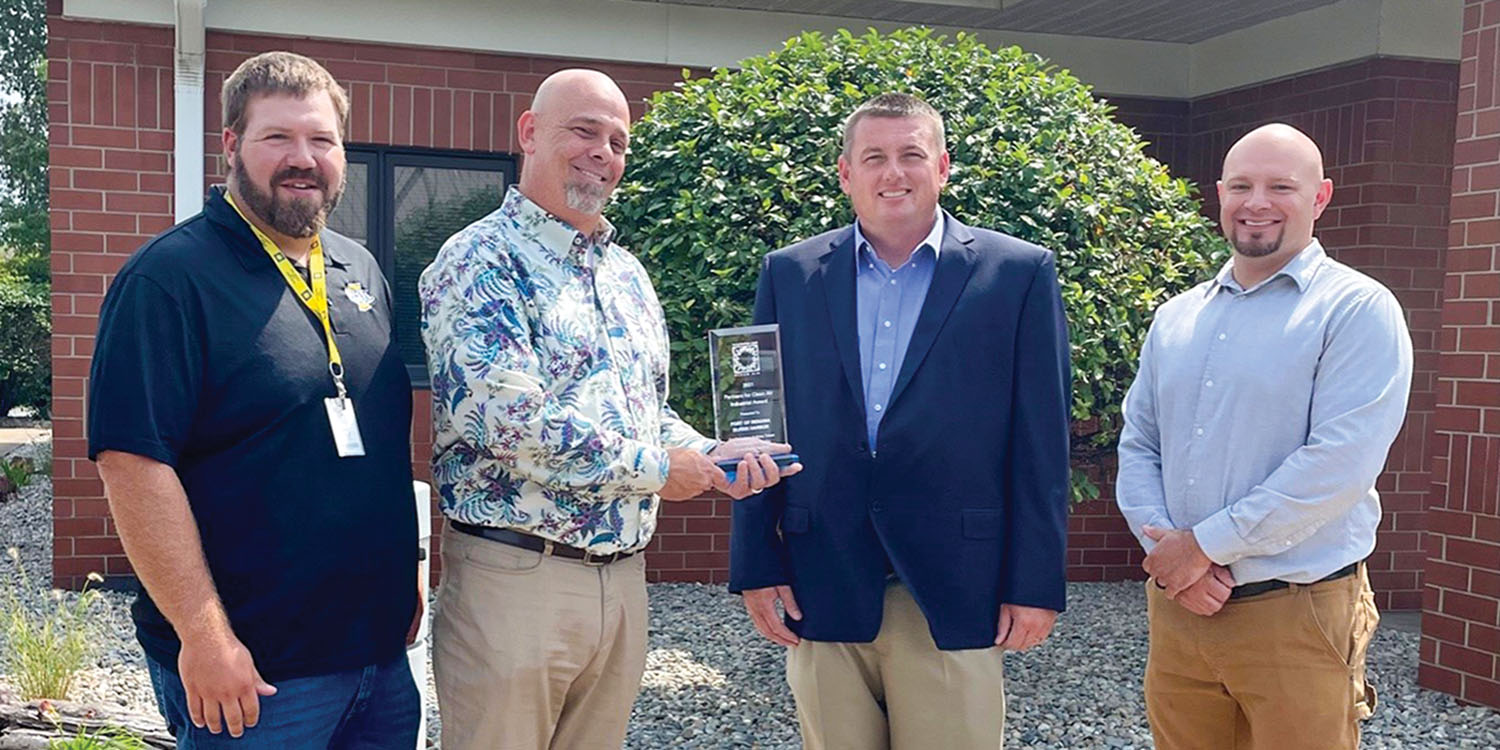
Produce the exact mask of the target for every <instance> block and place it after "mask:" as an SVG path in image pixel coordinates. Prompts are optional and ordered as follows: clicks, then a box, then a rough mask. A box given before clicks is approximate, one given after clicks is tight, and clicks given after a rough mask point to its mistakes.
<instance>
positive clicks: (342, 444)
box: [224, 191, 365, 458]
mask: <svg viewBox="0 0 1500 750" xmlns="http://www.w3.org/2000/svg"><path fill="white" fill-rule="evenodd" d="M224 200H226V201H228V202H229V205H231V206H234V210H235V212H237V213H238V214H239V215H240V218H241V219H244V220H245V223H246V224H249V225H250V231H252V232H255V236H256V238H257V239H259V240H260V245H261V248H262V249H264V250H265V251H266V254H267V255H269V256H271V262H272V263H275V264H276V270H278V271H280V272H281V277H282V278H283V279H286V283H287V286H289V287H291V288H292V293H293V294H295V295H296V296H297V299H299V300H301V301H302V304H303V305H304V306H306V307H307V309H308V310H310V311H312V314H313V316H314V317H316V318H317V319H318V322H319V323H322V324H323V336H324V338H326V339H327V341H328V372H329V374H330V375H332V376H333V386H334V388H335V389H336V390H337V391H338V395H337V396H334V397H332V398H325V399H323V408H324V410H325V411H327V412H328V428H329V430H331V431H332V433H333V447H334V450H335V451H337V452H338V456H339V458H349V457H351V456H363V455H365V441H364V440H363V439H362V438H361V437H360V435H359V421H358V419H357V418H356V417H355V413H354V402H353V401H352V400H350V398H349V391H348V390H347V389H345V388H344V360H343V358H342V357H341V356H339V345H338V342H337V341H336V340H334V336H333V322H332V320H331V319H330V317H329V313H328V310H329V306H328V277H327V275H326V273H325V266H324V263H323V245H322V243H321V242H320V241H319V240H318V239H317V238H316V237H315V238H313V244H312V251H311V252H310V253H308V256H307V265H308V270H309V274H308V275H309V276H310V277H311V278H312V286H311V287H309V286H308V284H307V282H306V281H303V280H302V275H301V274H299V273H297V269H295V268H293V267H292V262H291V261H289V260H287V257H286V255H285V254H284V253H282V252H281V248H279V247H277V246H276V243H275V242H274V241H272V240H271V238H270V237H267V236H266V235H265V233H264V232H262V231H260V228H259V227H257V226H255V224H254V223H253V222H251V221H250V219H249V218H247V217H246V216H245V212H244V211H241V210H240V207H239V206H238V205H237V204H235V202H234V198H233V197H232V196H231V195H230V194H229V192H228V191H225V192H224Z"/></svg>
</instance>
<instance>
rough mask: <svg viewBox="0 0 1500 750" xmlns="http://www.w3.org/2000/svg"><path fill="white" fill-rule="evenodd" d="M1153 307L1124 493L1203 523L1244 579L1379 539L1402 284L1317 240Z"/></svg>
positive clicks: (1407, 385) (1396, 389) (1125, 448)
mask: <svg viewBox="0 0 1500 750" xmlns="http://www.w3.org/2000/svg"><path fill="white" fill-rule="evenodd" d="M1232 268H1233V261H1230V262H1229V263H1228V264H1225V266H1224V268H1223V269H1222V270H1220V272H1219V274H1218V276H1217V277H1215V278H1214V279H1212V280H1210V281H1206V282H1204V283H1202V284H1199V285H1198V286H1196V287H1194V288H1193V289H1192V290H1190V291H1188V292H1186V293H1184V294H1181V295H1179V296H1177V297H1174V298H1173V299H1171V300H1170V301H1168V302H1167V303H1166V304H1164V305H1162V307H1161V309H1160V310H1158V311H1157V313H1156V318H1155V320H1154V321H1153V322H1152V324H1151V329H1150V331H1149V333H1148V334H1147V336H1146V343H1145V345H1144V346H1143V347H1142V350H1141V363H1140V372H1139V373H1138V374H1137V376H1136V380H1135V383H1134V384H1133V385H1131V387H1130V391H1129V393H1128V394H1126V396H1125V406H1124V411H1125V425H1124V429H1123V430H1122V432H1121V434H1120V468H1119V476H1118V477H1117V480H1116V487H1115V494H1116V497H1117V501H1118V503H1119V505H1120V510H1121V511H1122V512H1123V513H1124V515H1125V519H1126V521H1127V522H1129V524H1130V529H1131V531H1133V532H1134V533H1135V535H1136V537H1137V538H1138V539H1140V541H1141V544H1142V545H1144V546H1145V547H1146V549H1148V550H1149V549H1150V548H1151V547H1152V543H1151V542H1150V540H1148V539H1146V538H1145V537H1144V535H1143V534H1142V533H1141V527H1142V526H1144V525H1146V524H1152V525H1155V526H1162V527H1168V528H1177V529H1192V530H1193V535H1194V536H1195V537H1196V538H1197V540H1198V544H1199V546H1201V547H1202V548H1203V551H1204V553H1206V554H1207V555H1208V556H1209V557H1210V558H1211V559H1213V560H1214V561H1215V562H1217V563H1219V564H1221V565H1228V566H1229V569H1230V572H1231V573H1233V575H1234V579H1235V581H1236V582H1237V583H1241V584H1244V583H1253V582H1255V581H1264V580H1270V579H1281V580H1285V581H1292V582H1295V583H1310V582H1312V581H1316V580H1318V579H1319V578H1322V577H1323V576H1326V575H1328V574H1329V573H1332V572H1333V571H1335V570H1338V569H1339V568H1342V567H1344V566H1345V565H1348V564H1349V563H1352V562H1355V561H1357V560H1361V559H1363V558H1365V557H1367V556H1368V555H1369V554H1370V552H1371V551H1373V550H1374V549H1375V527H1376V525H1377V524H1378V523H1379V522H1380V496H1379V494H1378V493H1376V491H1375V480H1376V478H1377V477H1378V476H1379V475H1380V471H1381V467H1382V466H1384V464H1385V458H1386V453H1387V451H1388V449H1389V448H1390V445H1391V441H1393V440H1394V439H1395V437H1396V433H1397V432H1398V431H1399V430H1400V428H1401V423H1402V420H1403V419H1405V416H1406V400H1407V393H1408V392H1409V391H1410V389H1411V370H1412V351H1411V336H1410V335H1409V334H1408V333H1407V329H1406V320H1405V318H1404V316H1403V315H1402V312H1401V307H1400V305H1399V304H1398V303H1397V302H1396V298H1395V297H1394V296H1393V295H1392V294H1391V292H1390V290H1388V289H1386V288H1385V287H1384V286H1382V285H1381V284H1380V283H1379V282H1377V281H1375V280H1374V279H1371V278H1370V277H1368V276H1365V275H1364V274H1362V273H1360V272H1358V271H1355V270H1354V269H1352V268H1350V267H1348V266H1346V265H1344V264H1342V263H1339V262H1337V261H1335V260H1333V259H1332V258H1329V257H1328V256H1327V254H1326V253H1324V251H1323V247H1322V245H1320V244H1319V243H1318V242H1317V240H1314V241H1313V242H1312V244H1310V245H1308V247H1307V248H1305V249H1304V250H1303V251H1302V252H1301V253H1299V254H1298V255H1297V256H1296V257H1295V258H1293V259H1292V260H1291V262H1289V263H1287V265H1286V266H1285V267H1283V268H1282V269H1281V270H1280V271H1278V272H1277V273H1276V274H1275V275H1274V276H1272V277H1271V278H1269V279H1266V280H1265V281H1263V282H1261V283H1260V284H1257V285H1255V286H1254V287H1252V288H1250V289H1243V288H1241V287H1240V285H1239V284H1238V283H1236V282H1235V280H1234V276H1233V274H1232V273H1231V271H1232Z"/></svg>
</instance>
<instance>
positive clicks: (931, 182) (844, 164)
mask: <svg viewBox="0 0 1500 750" xmlns="http://www.w3.org/2000/svg"><path fill="white" fill-rule="evenodd" d="M854 127H855V129H854V132H853V133H852V134H851V137H850V139H849V148H848V150H847V153H846V154H844V155H841V156H839V187H841V188H843V190H844V194H845V195H848V196H849V202H850V203H851V204H853V206H854V213H855V215H856V216H858V217H859V223H860V228H861V231H863V232H864V233H865V234H867V235H870V236H874V237H898V236H904V235H907V234H911V233H913V232H917V233H918V234H926V232H927V231H928V229H930V228H931V227H932V217H933V215H934V214H935V213H936V212H937V205H938V194H939V193H940V192H942V189H943V186H944V185H946V184H947V183H948V152H947V151H946V150H945V149H944V148H943V144H942V142H941V141H940V140H939V136H938V131H937V128H936V127H935V124H934V123H933V121H932V120H931V119H929V118H926V117H920V116H917V117H865V118H863V119H861V120H860V121H859V122H858V123H857V124H856V125H855V126H854ZM918 230H920V231H918Z"/></svg>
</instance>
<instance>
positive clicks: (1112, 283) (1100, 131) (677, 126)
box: [611, 29, 1227, 495]
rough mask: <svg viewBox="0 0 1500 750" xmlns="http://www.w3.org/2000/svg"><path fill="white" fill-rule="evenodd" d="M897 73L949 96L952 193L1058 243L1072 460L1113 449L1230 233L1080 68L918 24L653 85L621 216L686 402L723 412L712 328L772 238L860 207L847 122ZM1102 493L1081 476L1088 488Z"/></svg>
mask: <svg viewBox="0 0 1500 750" xmlns="http://www.w3.org/2000/svg"><path fill="white" fill-rule="evenodd" d="M889 91H904V92H909V93H914V94H917V95H919V96H922V97H923V98H925V99H927V100H928V101H929V102H931V103H932V105H933V106H935V107H937V109H938V110H939V111H940V112H942V113H944V116H945V122H946V125H947V130H948V133H947V139H948V144H947V145H948V150H949V153H950V154H951V155H952V161H953V170H952V177H951V180H950V182H949V185H948V187H947V189H946V190H945V191H944V194H943V197H942V201H941V202H942V205H943V207H944V208H947V209H948V210H949V211H951V212H952V213H953V214H954V215H955V216H957V217H958V218H959V219H960V220H962V221H964V222H966V223H969V224H973V225H977V226H983V227H988V228H991V229H995V230H999V231H1002V232H1006V233H1009V234H1012V235H1015V236H1017V237H1021V238H1023V239H1026V240H1029V241H1031V242H1034V243H1036V244H1038V245H1041V246H1043V247H1046V248H1050V249H1052V250H1054V251H1056V252H1057V255H1058V269H1059V275H1060V277H1061V282H1062V291H1063V299H1064V302H1065V305H1066V307H1067V312H1068V319H1069V322H1070V326H1071V338H1072V355H1073V371H1074V383H1073V391H1074V401H1073V412H1072V416H1073V419H1074V432H1075V434H1077V435H1078V436H1079V437H1078V438H1077V439H1075V441H1074V442H1075V458H1088V457H1089V454H1094V453H1098V452H1100V451H1104V450H1108V449H1110V448H1112V446H1113V445H1114V443H1115V441H1116V438H1117V437H1118V433H1119V419H1118V417H1119V413H1120V402H1121V400H1122V398H1123V396H1124V391H1125V389H1126V388H1127V387H1128V385H1129V383H1130V379H1131V377H1132V376H1133V374H1134V372H1135V362H1136V356H1137V354H1138V352H1139V348H1140V344H1141V341H1142V339H1143V338H1144V336H1145V331H1146V326H1147V322H1148V320H1149V316H1150V314H1151V312H1152V311H1153V310H1154V309H1155V308H1156V306H1157V305H1158V304H1159V303H1161V302H1162V301H1164V300H1165V299H1166V298H1167V297H1168V296H1170V295H1171V294H1173V293H1176V292H1178V291H1181V290H1183V289H1185V288H1187V287H1189V286H1191V285H1192V284H1193V283H1196V282H1197V281H1199V280H1201V279H1202V278H1204V277H1206V276H1207V275H1208V274H1209V273H1210V272H1211V269H1212V267H1213V266H1214V265H1216V263H1217V262H1218V261H1219V260H1221V259H1222V258H1223V257H1224V255H1225V253H1226V252H1227V246H1225V245H1224V244H1223V242H1222V240H1221V239H1220V238H1219V237H1218V235H1217V234H1216V233H1215V232H1214V230H1213V227H1212V225H1211V224H1210V223H1209V222H1208V220H1206V219H1205V218H1204V217H1203V216H1201V215H1200V214H1199V213H1198V204H1197V202H1196V201H1195V199H1194V197H1193V195H1192V188H1191V187H1190V186H1189V185H1188V183H1186V182H1185V181H1183V180H1180V179H1174V178H1172V177H1171V176H1170V175H1169V174H1168V173H1167V170H1166V168H1165V167H1163V166H1162V165H1161V164H1160V163H1158V162H1156V161H1155V160H1153V159H1150V158H1148V157H1146V156H1145V155H1143V154H1142V151H1141V148H1142V146H1143V142H1142V141H1141V139H1140V137H1139V136H1137V135H1136V134H1135V133H1134V131H1132V130H1131V129H1130V128H1128V127H1126V126H1124V125H1122V124H1119V123H1117V122H1115V121H1113V120H1112V119H1111V118H1110V112H1111V111H1112V108H1111V107H1110V106H1109V105H1108V104H1106V103H1104V102H1102V101H1099V100H1097V99H1095V98H1094V97H1093V95H1092V94H1091V92H1090V89H1089V87H1087V86H1085V85H1084V84H1082V83H1080V82H1079V81H1078V79H1076V78H1074V77H1073V76H1072V75H1071V74H1069V73H1067V72H1066V71H1060V70H1057V69H1056V68H1054V67H1051V66H1050V65H1048V64H1047V62H1046V61H1044V60H1043V59H1041V58H1040V57H1037V56H1035V55H1031V54H1027V53H1024V52H1022V51H1021V50H1020V49H1018V48H1015V47H1011V48H1006V49H1000V50H990V49H988V48H986V47H985V46H984V45H982V44H980V43H979V42H978V41H976V40H975V39H974V38H973V37H971V36H968V35H965V34H960V35H958V36H957V37H956V38H954V39H951V40H950V39H947V38H945V37H940V36H936V35H934V34H932V33H931V32H930V31H929V30H924V29H908V30H903V31H898V32H894V33H891V34H888V35H880V34H877V33H875V32H870V33H868V34H866V35H864V36H860V37H855V36H852V35H850V34H849V33H847V32H840V33H839V34H837V35H834V36H823V35H821V34H816V33H809V34H804V35H802V36H800V37H796V38H793V39H791V40H789V41H788V42H787V43H786V44H785V46H784V47H783V48H782V49H781V50H780V51H778V52H772V53H770V54H767V55H764V56H761V57H756V58H751V59H749V60H746V61H745V62H744V63H743V67H742V68H740V69H738V70H718V71H716V72H715V73H714V74H713V76H712V77H711V78H701V79H696V80H688V81H685V82H683V83H680V84H678V86H677V89H676V90H675V91H670V92H662V93H658V94H656V95H655V96H654V97H653V98H652V100H651V104H650V107H649V108H648V111H647V114H646V116H645V117H644V118H643V119H641V120H640V121H639V122H637V123H636V125H635V127H634V130H633V131H632V141H631V146H630V147H631V157H630V164H629V169H628V172H627V178H628V179H627V180H626V181H625V182H624V183H622V185H621V187H620V189H619V191H618V192H617V194H616V195H617V198H616V205H615V207H614V208H613V209H612V213H611V216H612V218H613V219H614V221H615V223H616V224H618V225H619V226H620V228H621V242H622V243H623V244H625V245H627V246H628V247H630V248H631V249H632V250H633V251H634V252H635V253H636V254H637V255H638V256H639V257H640V258H641V260H642V262H643V263H644V264H645V265H646V268H647V269H648V270H649V271H650V272H651V274H652V279H653V282H654V283H655V285H656V289H657V292H658V294H659V296H660V297H661V301H662V305H663V307H664V309H665V311H666V316H667V324H668V326H669V327H670V328H671V331H672V334H673V344H672V356H673V360H672V386H673V392H674V394H675V395H674V397H673V402H674V404H675V405H676V406H678V408H679V409H680V410H681V411H682V412H683V413H684V415H685V417H686V418H688V419H689V421H691V422H693V423H694V424H697V425H709V424H712V416H711V414H712V406H711V402H710V395H709V389H708V373H709V368H708V364H707V344H706V342H705V341H704V339H703V336H704V334H705V332H706V331H708V330H709V329H710V328H717V327H723V326H732V325H744V324H746V323H748V322H749V320H750V310H751V306H752V305H753V302H754V298H755V283H756V278H757V274H758V272H759V266H760V259H761V257H762V256H763V255H765V254H766V253H767V252H770V251H772V250H775V249H776V248H778V247H782V246H784V245H788V244H791V243H792V242H795V241H797V240H800V239H804V238H807V237H810V236H812V235H815V234H818V233H820V232H823V231H826V230H828V229H832V228H835V227H838V226H840V225H843V224H847V223H849V222H850V221H852V219H853V215H852V213H851V210H850V208H849V205H848V201H847V200H846V199H845V198H844V196H843V194H842V193H841V192H840V191H839V186H838V172H837V165H836V160H837V156H838V153H839V149H840V140H839V137H840V132H839V128H840V124H841V122H842V120H843V118H844V117H845V116H847V115H848V114H849V113H850V112H852V111H854V109H855V108H856V107H857V106H859V104H861V103H862V102H864V101H865V100H866V99H868V98H870V97H872V96H874V95H876V94H880V93H885V92H889ZM934 418H936V419H941V418H942V415H934ZM1080 454H1082V455H1080ZM1079 476H1080V477H1081V475H1079ZM1094 492H1095V490H1094V488H1093V487H1092V486H1091V485H1089V484H1088V483H1087V482H1086V481H1084V480H1081V479H1079V480H1075V495H1079V494H1084V495H1089V494H1092V493H1094Z"/></svg>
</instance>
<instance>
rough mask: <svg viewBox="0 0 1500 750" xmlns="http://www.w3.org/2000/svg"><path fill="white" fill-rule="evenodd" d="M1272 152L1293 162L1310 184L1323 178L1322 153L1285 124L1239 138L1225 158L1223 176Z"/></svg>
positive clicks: (1276, 123)
mask: <svg viewBox="0 0 1500 750" xmlns="http://www.w3.org/2000/svg"><path fill="white" fill-rule="evenodd" d="M1268 153H1275V154H1278V155H1280V156H1281V157H1282V158H1284V159H1287V160H1288V161H1290V162H1295V163H1296V165H1297V166H1298V168H1299V169H1301V170H1303V171H1304V172H1305V175H1307V176H1309V177H1310V178H1311V179H1312V180H1313V181H1317V180H1321V179H1323V152H1322V151H1321V150H1319V149H1318V144H1316V143H1313V139H1311V138H1309V137H1307V134H1306V133H1304V132H1302V131H1300V130H1298V129H1296V128H1294V127H1292V126H1291V125H1288V124H1286V123H1284V122H1273V123H1271V124H1269V125H1262V126H1260V127H1258V128H1256V129H1254V130H1252V131H1250V132H1248V133H1246V134H1245V135H1244V136H1243V137H1241V138H1240V139H1239V140H1238V141H1235V142H1234V145H1233V146H1230V147H1229V153H1227V154H1225V155H1224V174H1225V175H1227V174H1229V171H1230V169H1231V168H1232V167H1237V166H1240V165H1239V164H1237V162H1241V161H1245V160H1251V161H1259V160H1262V159H1264V158H1265V156H1266V154H1268Z"/></svg>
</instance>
